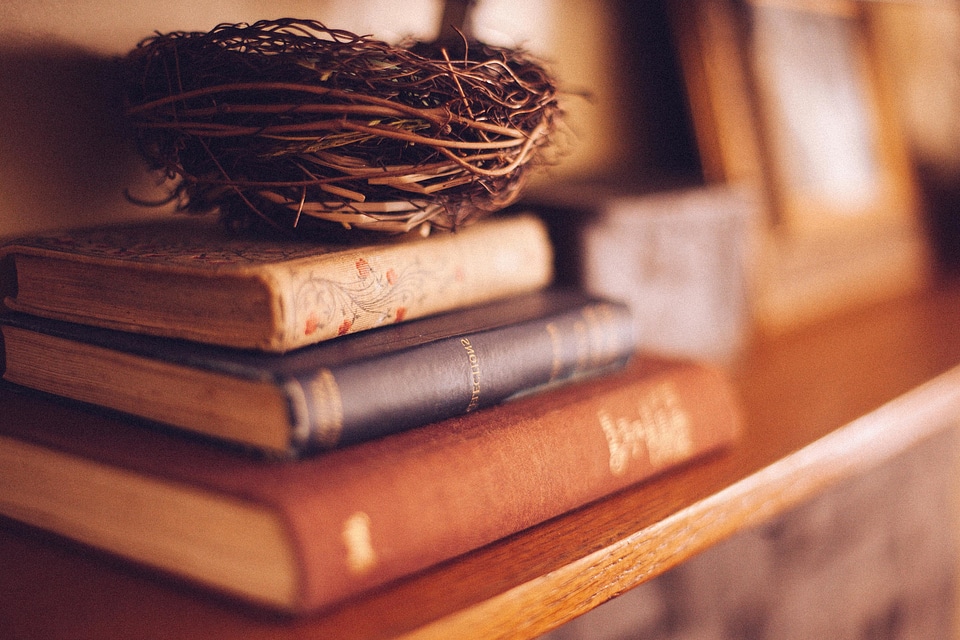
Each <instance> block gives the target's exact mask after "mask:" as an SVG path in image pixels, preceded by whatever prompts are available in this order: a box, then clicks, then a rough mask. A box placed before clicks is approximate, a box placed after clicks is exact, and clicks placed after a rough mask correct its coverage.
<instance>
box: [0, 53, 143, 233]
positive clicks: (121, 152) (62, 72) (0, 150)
mask: <svg viewBox="0 0 960 640" xmlns="http://www.w3.org/2000/svg"><path fill="white" fill-rule="evenodd" d="M0 122H2V123H3V135H2V136H0V237H3V236H10V235H17V234H22V233H30V232H33V231H37V230H45V229H51V228H58V227H65V226H77V225H83V224H92V223H97V222H105V221H110V220H116V219H122V218H133V217H145V216H150V215H156V214H157V213H159V211H158V210H157V209H155V208H150V207H143V206H139V205H135V204H133V203H131V202H130V201H128V199H127V198H126V196H125V192H126V190H128V189H129V190H130V192H131V193H136V194H137V195H138V196H139V195H148V196H152V197H156V195H157V193H156V191H155V189H156V187H155V185H153V184H152V183H151V178H150V177H149V176H148V175H147V174H146V172H145V171H144V168H143V164H142V162H141V161H140V159H139V156H138V154H137V152H136V149H135V146H134V143H133V140H132V137H131V136H130V135H129V133H128V132H127V131H126V130H125V129H124V124H123V117H122V106H121V101H120V81H119V76H118V74H117V64H116V60H115V59H113V58H109V57H105V56H97V55H95V54H92V53H90V52H88V51H86V50H83V49H80V48H76V47H72V46H68V45H64V44H59V43H50V42H37V43H35V44H31V45H18V46H16V47H2V46H0Z"/></svg>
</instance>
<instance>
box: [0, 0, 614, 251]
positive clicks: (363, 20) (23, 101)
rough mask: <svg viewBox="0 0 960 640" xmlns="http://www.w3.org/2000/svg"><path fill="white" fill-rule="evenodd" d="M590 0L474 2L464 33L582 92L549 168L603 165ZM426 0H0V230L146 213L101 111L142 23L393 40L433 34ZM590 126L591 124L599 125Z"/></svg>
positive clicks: (109, 106)
mask: <svg viewBox="0 0 960 640" xmlns="http://www.w3.org/2000/svg"><path fill="white" fill-rule="evenodd" d="M602 6H604V3H603V2H602V0H575V1H572V2H571V1H567V2H560V0H510V1H508V0H484V1H482V2H480V4H479V5H478V8H477V10H476V14H475V15H476V19H477V24H476V25H475V33H477V34H478V35H479V36H480V37H482V38H483V39H486V40H488V41H496V42H497V43H499V44H508V45H510V44H514V45H523V46H525V47H527V48H529V49H532V50H533V51H535V52H536V53H538V54H539V55H541V56H543V57H545V58H547V59H548V60H550V61H551V62H552V63H553V64H554V68H555V69H556V71H557V74H558V76H560V78H561V80H562V82H563V83H564V85H565V86H568V87H575V88H577V89H580V88H584V89H587V90H589V91H591V92H592V93H593V94H594V100H593V101H592V102H587V101H584V100H579V99H573V100H570V101H569V108H570V109H571V110H572V111H573V114H572V115H571V118H570V123H571V129H572V131H573V132H574V134H575V138H574V142H575V147H573V149H574V151H573V152H572V153H571V154H570V155H569V156H568V157H566V159H565V161H564V164H563V166H562V168H560V169H558V171H560V172H561V174H563V173H565V174H570V173H578V172H583V171H586V170H589V169H592V168H595V167H598V166H600V165H602V164H604V163H607V164H609V163H615V162H616V161H617V158H616V155H615V154H611V153H610V152H609V151H608V150H606V148H607V146H608V145H609V144H611V142H612V141H613V140H616V138H617V135H616V130H615V129H616V127H615V121H614V116H613V115H612V114H611V113H609V111H610V106H609V105H610V104H611V103H612V102H613V101H614V100H615V96H613V95H612V89H611V87H612V86H613V84H614V83H612V82H611V81H609V79H608V78H607V77H606V75H605V70H606V69H607V68H608V65H606V64H605V60H606V59H607V56H608V53H607V47H606V45H604V44H603V43H605V42H606V39H605V38H603V37H602V36H603V34H604V33H605V32H606V30H607V29H608V26H609V25H608V24H607V20H608V18H607V17H606V13H605V12H604V11H601V10H599V8H600V7H602ZM439 13H440V5H439V1H438V0H416V1H413V2H411V1H405V2H396V1H391V0H366V1H364V2H358V1H356V0H318V1H315V2H305V1H297V0H273V1H270V2H267V1H257V0H234V1H229V0H214V1H211V2H202V3H197V2H193V1H187V0H166V1H165V2H154V1H152V0H151V1H146V0H135V1H131V0H102V1H98V2H95V1H78V2H71V1H68V0H34V1H33V2H28V3H27V2H24V3H20V2H8V3H0V43H2V44H0V123H2V125H3V134H2V135H0V237H3V236H10V235H15V234H20V233H26V232H32V231H34V230H39V229H47V228H53V227H60V226H64V225H78V224H86V223H90V222H100V221H104V220H111V219H118V218H128V217H138V216H144V215H155V214H157V213H158V211H156V210H153V209H143V208H141V207H138V206H134V205H132V204H131V203H130V202H129V201H128V200H127V199H126V197H125V196H124V190H125V189H132V190H133V191H134V192H135V193H137V194H138V195H140V194H142V195H150V194H151V193H153V194H155V193H156V191H155V190H152V189H151V184H152V183H151V181H150V180H148V179H147V178H146V177H145V176H144V175H143V173H142V170H141V168H140V166H139V161H138V158H137V156H136V153H135V152H134V151H133V150H132V147H131V145H130V144H129V139H128V136H127V134H126V133H125V132H124V131H123V129H122V127H121V118H120V117H119V114H118V113H117V112H116V109H115V107H114V104H115V102H114V100H113V95H114V91H115V87H114V86H112V84H111V80H110V78H111V76H110V72H109V65H110V60H111V58H114V57H116V56H119V55H122V54H123V53H124V52H126V51H127V50H129V49H130V48H131V47H133V46H135V44H136V43H137V42H138V41H139V40H140V39H142V38H143V37H145V36H148V35H150V34H151V33H152V32H154V31H160V32H167V31H173V30H206V29H209V28H211V27H213V26H214V25H216V24H217V23H219V22H237V21H255V20H258V19H261V18H275V17H280V16H296V17H311V18H316V19H319V20H321V21H322V22H325V23H326V24H328V26H332V27H338V28H345V29H349V30H352V31H355V32H359V33H370V34H373V35H374V36H376V37H378V38H381V39H384V40H388V41H398V40H400V39H402V38H404V37H407V36H414V37H419V38H429V37H432V36H433V34H434V33H435V32H436V29H437V26H438V21H439ZM600 123H602V124H600Z"/></svg>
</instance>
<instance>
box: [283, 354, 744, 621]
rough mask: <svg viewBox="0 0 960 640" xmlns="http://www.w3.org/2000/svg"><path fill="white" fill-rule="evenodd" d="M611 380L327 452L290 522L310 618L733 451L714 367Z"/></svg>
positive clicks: (628, 373)
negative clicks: (717, 452)
mask: <svg viewBox="0 0 960 640" xmlns="http://www.w3.org/2000/svg"><path fill="white" fill-rule="evenodd" d="M608 378H609V376H604V377H602V378H597V379H595V380H591V381H587V382H585V383H583V384H579V385H573V386H572V387H569V388H564V389H562V390H556V391H554V392H551V393H549V394H545V395H537V396H531V397H529V398H526V399H524V400H523V401H518V402H514V403H508V404H505V405H500V406H498V407H494V408H491V409H488V410H485V411H483V412H481V413H478V414H476V415H473V416H470V417H464V418H457V419H454V420H450V421H445V422H443V423H440V424H439V425H431V426H430V427H425V428H423V429H417V430H414V431H409V432H406V433H404V434H400V435H397V436H394V437H390V438H385V439H382V440H379V441H377V442H375V443H370V444H369V445H364V446H362V447H355V448H353V449H346V450H343V451H340V452H337V453H336V454H328V457H327V459H326V460H325V461H324V470H323V473H322V478H318V479H317V481H318V485H317V486H321V487H323V490H321V491H318V492H317V493H316V494H314V495H313V497H312V499H311V500H310V501H309V504H303V503H298V504H297V505H296V506H295V507H293V508H291V509H290V510H289V511H288V513H287V518H288V519H289V524H290V528H291V530H292V532H293V536H294V538H295V539H296V540H297V543H298V546H299V548H300V549H301V553H302V563H303V574H304V581H303V584H304V590H303V594H302V600H301V603H300V606H301V608H302V609H303V610H310V609H316V608H319V607H323V606H327V605H330V604H332V603H334V602H336V601H338V600H341V599H343V598H346V597H349V596H351V595H355V594H357V593H358V592H361V591H364V590H367V589H370V588H373V587H376V586H379V585H382V584H384V583H386V582H388V581H391V580H394V579H397V578H400V577H402V576H405V575H409V574H411V573H413V572H416V571H419V570H422V569H424V568H427V567H429V566H431V565H433V564H435V563H438V562H441V561H444V560H446V559H449V558H452V557H454V556H457V555H460V554H462V553H465V552H468V551H471V550H474V549H477V548H479V547H481V546H483V545H485V544H488V543H490V542H493V541H495V540H498V539H500V538H502V537H504V536H507V535H510V534H512V533H515V532H518V531H520V530H523V529H525V528H528V527H530V526H533V525H536V524H539V523H541V522H543V521H545V520H547V519H549V518H551V517H554V516H557V515H560V514H562V513H564V512H567V511H569V510H571V509H574V508H577V507H579V506H582V505H584V504H586V503H588V502H591V501H593V500H595V499H598V498H601V497H603V496H605V495H608V494H610V493H611V492H613V491H616V490H619V489H622V488H625V487H627V486H629V485H632V484H634V483H637V482H640V481H643V480H647V479H649V478H651V477H652V476H654V475H656V474H658V473H660V472H662V471H664V470H665V469H668V468H670V467H674V466H676V465H678V464H680V463H683V462H686V461H689V460H691V459H693V458H695V457H697V456H700V455H702V454H705V453H706V452H708V451H711V450H714V449H716V448H718V447H720V446H722V445H725V444H729V443H731V442H732V441H733V440H734V438H735V436H736V433H737V431H738V429H739V422H740V417H739V412H738V407H737V403H736V402H735V400H734V398H733V396H732V394H731V391H730V389H729V387H728V383H727V382H726V380H725V378H723V377H722V376H721V375H720V374H719V373H718V372H717V371H716V370H713V369H709V368H703V367H700V366H694V365H689V366H686V365H683V366H681V367H679V368H672V369H668V370H666V371H663V372H660V373H638V370H637V368H636V367H634V366H631V367H629V368H628V369H627V370H625V372H623V373H621V374H614V376H613V378H612V380H608Z"/></svg>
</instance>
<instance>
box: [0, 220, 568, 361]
mask: <svg viewBox="0 0 960 640" xmlns="http://www.w3.org/2000/svg"><path fill="white" fill-rule="evenodd" d="M0 266H2V279H0V283H2V286H3V291H4V294H5V298H4V302H5V304H6V306H7V307H9V308H10V309H13V310H16V311H21V312H23V313H29V314H33V315H38V316H43V317H48V318H55V319H59V320H66V321H69V322H76V323H80V324H87V325H93V326H100V327H107V328H112V329H119V330H123V331H131V332H135V333H145V334H151V335H159V336H167V337H173V338H182V339H187V340H193V341H198V342H204V343H209V344H216V345H221V346H228V347H236V348H248V349H257V350H261V351H270V352H284V351H288V350H290V349H294V348H297V347H301V346H305V345H308V344H313V343H317V342H321V341H324V340H328V339H331V338H335V337H337V336H341V335H345V334H349V333H355V332H357V331H363V330H366V329H372V328H374V327H379V326H384V325H388V324H392V323H396V322H402V321H404V320H411V319H414V318H419V317H423V316H427V315H432V314H435V313H440V312H444V311H449V310H454V309H459V308H464V307H467V306H471V305H475V304H480V303H483V302H488V301H493V300H497V299H500V298H506V297H508V296H512V295H517V294H520V293H525V292H529V291H534V290H538V289H541V288H543V287H544V286H546V285H547V284H549V283H550V282H551V281H552V279H553V251H552V246H551V244H550V240H549V237H548V235H547V231H546V228H545V225H544V224H543V223H542V221H540V220H539V219H538V218H537V217H536V216H533V215H530V214H523V215H515V216H504V217H497V218H490V219H487V220H484V221H481V222H479V223H477V224H475V225H473V226H471V227H468V228H466V229H463V230H460V231H457V232H439V233H435V234H433V235H431V236H429V237H426V238H422V237H419V236H416V237H411V236H410V235H405V236H397V237H388V238H383V239H379V240H376V241H370V242H367V243H364V244H357V245H350V244H341V245H324V244H319V243H317V242H311V241H304V240H277V239H270V240H265V239H262V240H255V239H250V238H245V237H240V236H237V235H235V234H233V233H231V232H229V231H227V230H225V229H223V228H221V227H220V226H219V225H217V224H215V223H211V222H208V221H206V220H205V219H197V218H189V217H171V218H169V219H165V220H163V221H155V222H150V223H140V224H127V225H119V226H117V225H114V226H108V227H98V228H93V229H81V230H71V231H65V232H62V233H59V234H54V235H46V236H37V237H31V238H23V239H18V240H14V241H12V242H10V243H7V244H5V245H4V246H2V247H0Z"/></svg>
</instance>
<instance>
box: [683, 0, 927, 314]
mask: <svg viewBox="0 0 960 640" xmlns="http://www.w3.org/2000/svg"><path fill="white" fill-rule="evenodd" d="M870 4H871V3H869V2H859V1H855V0H693V1H686V2H684V1H682V0H677V1H676V2H673V3H672V9H671V10H672V15H673V19H674V27H675V32H676V41H677V45H678V54H679V57H680V63H681V67H682V69H683V74H684V80H685V83H686V89H687V92H688V97H689V100H690V105H691V113H692V117H693V120H694V128H695V131H696V135H697V144H698V147H699V149H700V153H701V163H702V166H703V170H704V174H705V177H706V178H707V180H708V181H709V182H726V183H746V184H747V185H748V186H749V187H750V188H753V189H755V190H756V191H757V193H758V195H759V197H760V199H761V202H762V203H763V204H762V207H763V209H764V211H763V216H762V229H761V238H760V260H759V266H758V273H757V278H756V289H757V291H756V296H755V297H756V305H755V306H756V314H755V315H756V319H757V322H758V324H759V325H760V327H761V329H767V330H773V331H779V330H782V329H785V328H790V327H794V326H796V325H798V324H802V323H804V322H807V321H810V320H814V319H818V318H821V317H823V316H824V315H827V314H829V313H831V312H834V311H837V310H839V309H841V308H846V307H849V306H851V305H852V304H855V303H858V302H866V301H869V300H876V299H879V298H882V297H888V296H890V295H894V294H897V293H900V292H903V291H905V290H909V289H913V288H916V287H917V286H920V285H922V283H924V282H926V280H927V272H928V259H927V255H926V254H927V251H926V242H925V239H924V238H923V233H922V229H921V226H922V225H921V224H920V215H919V205H918V198H917V190H916V185H915V183H914V178H913V174H912V170H911V164H910V158H909V154H908V148H907V144H906V142H905V138H904V136H903V135H902V133H901V127H900V123H899V122H898V120H897V117H896V115H895V112H894V107H893V101H892V98H891V97H890V91H889V89H890V88H889V87H888V86H886V84H885V83H886V78H885V75H884V73H883V69H882V68H880V65H878V64H877V56H876V55H875V53H874V50H873V46H874V45H873V41H872V39H871V28H870V19H871V18H870V16H871V11H872V8H871V7H870V6H869V5H870Z"/></svg>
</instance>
